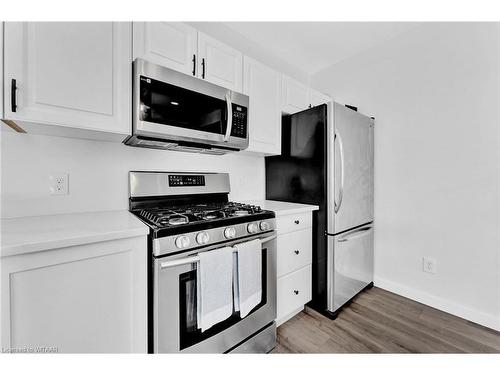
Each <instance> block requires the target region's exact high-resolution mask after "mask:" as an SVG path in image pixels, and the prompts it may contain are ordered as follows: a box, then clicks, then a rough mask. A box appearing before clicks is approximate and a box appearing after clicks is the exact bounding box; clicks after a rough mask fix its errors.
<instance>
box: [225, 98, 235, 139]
mask: <svg viewBox="0 0 500 375" xmlns="http://www.w3.org/2000/svg"><path fill="white" fill-rule="evenodd" d="M226 105H227V126H226V134H225V135H224V142H228V141H229V136H230V135H231V130H232V128H233V103H231V93H230V92H228V93H227V94H226Z"/></svg>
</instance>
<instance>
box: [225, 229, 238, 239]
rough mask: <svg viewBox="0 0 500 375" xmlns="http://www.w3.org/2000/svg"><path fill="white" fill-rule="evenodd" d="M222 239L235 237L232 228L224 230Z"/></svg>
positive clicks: (234, 230) (234, 231)
mask: <svg viewBox="0 0 500 375" xmlns="http://www.w3.org/2000/svg"><path fill="white" fill-rule="evenodd" d="M224 237H226V238H234V237H236V229H234V227H227V228H226V229H224Z"/></svg>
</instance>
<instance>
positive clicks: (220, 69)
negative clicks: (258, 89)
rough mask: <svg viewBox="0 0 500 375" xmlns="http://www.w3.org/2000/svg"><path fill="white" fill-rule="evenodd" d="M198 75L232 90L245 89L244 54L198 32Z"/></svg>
mask: <svg viewBox="0 0 500 375" xmlns="http://www.w3.org/2000/svg"><path fill="white" fill-rule="evenodd" d="M198 77H200V78H202V79H204V80H207V81H209V82H212V83H215V84H216V85H219V86H222V87H225V88H228V89H230V90H234V91H238V92H242V91H243V54H242V53H241V52H240V51H238V50H236V49H234V48H232V47H230V46H228V45H226V44H224V43H222V42H220V41H218V40H217V39H215V38H212V37H210V36H208V35H206V34H204V33H202V32H198Z"/></svg>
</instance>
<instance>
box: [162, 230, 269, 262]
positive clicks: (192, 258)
mask: <svg viewBox="0 0 500 375" xmlns="http://www.w3.org/2000/svg"><path fill="white" fill-rule="evenodd" d="M275 238H276V235H275V234H274V235H272V236H268V237H265V238H263V239H261V240H260V242H261V243H266V242H269V241H271V240H274V239H275ZM233 252H236V250H233ZM199 261H200V257H199V256H197V255H194V256H188V257H186V258H181V259H176V260H169V261H166V262H161V263H160V269H164V268H170V267H176V266H182V265H184V264H189V263H197V262H199Z"/></svg>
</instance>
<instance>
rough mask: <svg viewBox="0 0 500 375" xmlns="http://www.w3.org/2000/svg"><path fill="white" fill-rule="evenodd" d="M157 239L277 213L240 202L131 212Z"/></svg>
mask: <svg viewBox="0 0 500 375" xmlns="http://www.w3.org/2000/svg"><path fill="white" fill-rule="evenodd" d="M132 213H134V214H135V215H137V216H138V217H139V218H141V219H142V220H143V221H144V222H145V223H146V224H148V225H149V227H150V228H151V229H152V231H153V234H154V236H155V237H163V236H169V235H173V234H179V233H187V232H191V231H195V230H205V229H210V228H215V227H220V226H227V225H233V224H238V223H244V222H250V221H255V220H262V219H267V218H272V217H274V216H275V215H274V212H272V211H266V210H263V209H262V208H261V207H259V206H255V205H250V204H245V203H237V202H214V203H206V204H203V203H198V204H188V205H180V206H161V207H150V208H143V209H136V210H132Z"/></svg>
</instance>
